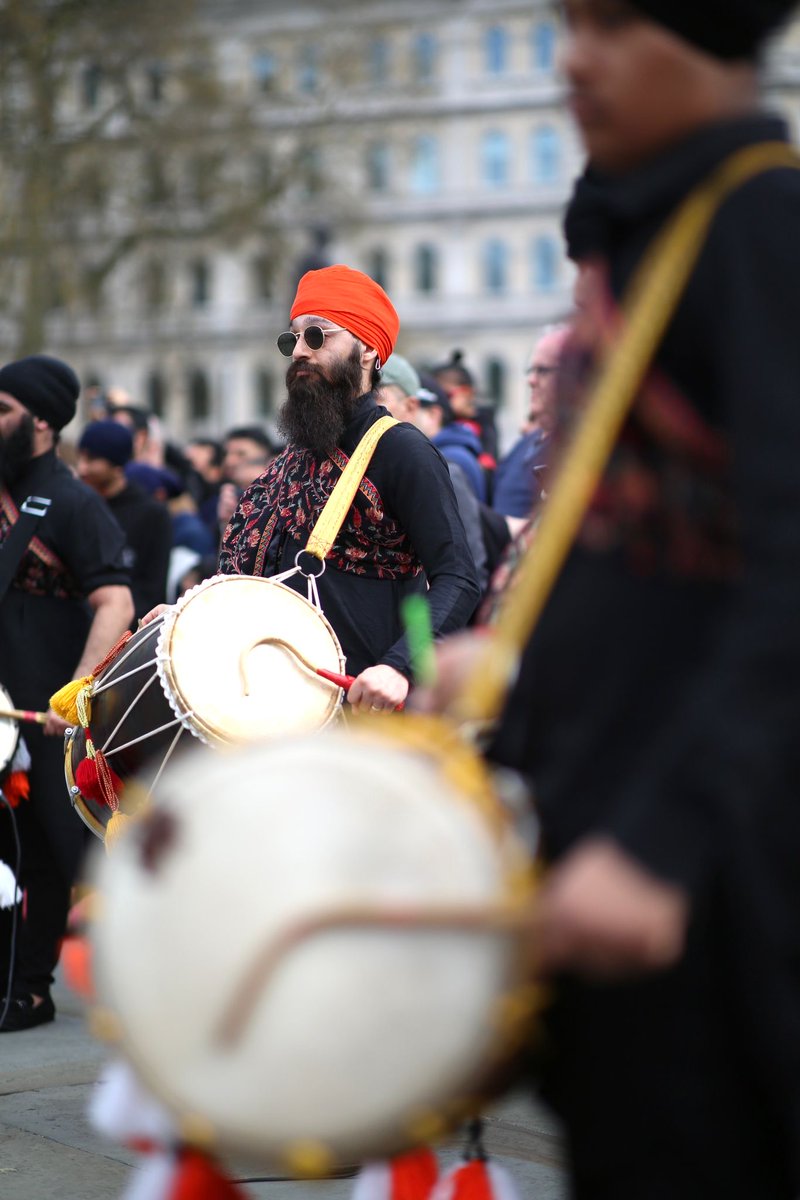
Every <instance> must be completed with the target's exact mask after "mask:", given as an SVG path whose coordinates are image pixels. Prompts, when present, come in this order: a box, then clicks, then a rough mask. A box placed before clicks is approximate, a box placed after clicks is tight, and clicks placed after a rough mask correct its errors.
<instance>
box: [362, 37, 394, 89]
mask: <svg viewBox="0 0 800 1200" xmlns="http://www.w3.org/2000/svg"><path fill="white" fill-rule="evenodd" d="M367 63H368V66H369V81H370V83H372V84H374V85H375V87H380V86H381V85H382V84H384V83H386V82H387V81H388V79H389V72H390V69H391V56H390V53H389V43H388V41H387V39H386V38H385V37H376V38H373V39H372V41H371V42H370V44H369V50H368V54H367Z"/></svg>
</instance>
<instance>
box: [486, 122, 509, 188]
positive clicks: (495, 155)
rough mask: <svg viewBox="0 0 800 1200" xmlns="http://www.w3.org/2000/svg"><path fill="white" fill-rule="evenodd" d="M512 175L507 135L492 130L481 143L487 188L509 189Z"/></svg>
mask: <svg viewBox="0 0 800 1200" xmlns="http://www.w3.org/2000/svg"><path fill="white" fill-rule="evenodd" d="M510 173H511V145H510V143H509V140H508V137H507V135H506V134H505V133H501V132H500V131H499V130H497V129H490V130H489V132H488V133H485V134H484V135H483V141H482V142H481V176H482V178H483V182H484V183H485V184H486V186H487V187H491V188H502V187H507V185H508V182H509V177H510Z"/></svg>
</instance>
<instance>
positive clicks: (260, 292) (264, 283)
mask: <svg viewBox="0 0 800 1200" xmlns="http://www.w3.org/2000/svg"><path fill="white" fill-rule="evenodd" d="M250 272H251V278H252V280H253V295H254V296H255V298H256V300H272V298H273V296H274V292H275V264H274V262H273V260H272V259H271V258H270V257H269V255H267V254H257V255H256V256H255V257H254V258H253V260H252V262H251V264H250Z"/></svg>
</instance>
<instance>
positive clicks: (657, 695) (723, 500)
mask: <svg viewBox="0 0 800 1200" xmlns="http://www.w3.org/2000/svg"><path fill="white" fill-rule="evenodd" d="M794 7H795V5H794V4H793V3H788V2H783V3H780V2H777V0H563V3H562V4H561V5H560V8H561V9H562V12H563V14H564V18H565V19H564V39H563V47H562V62H563V67H564V72H565V76H566V85H567V98H568V103H569V106H570V108H571V110H572V113H573V116H574V118H575V121H576V123H577V125H578V128H579V132H580V135H581V138H582V141H583V145H584V148H585V150H586V154H587V160H588V161H587V167H586V170H585V171H584V173H583V175H582V177H581V178H580V179H579V181H578V183H577V185H576V189H575V192H574V195H573V197H572V200H571V202H570V204H569V207H568V210H567V218H566V231H567V239H568V245H569V252H570V254H571V256H572V257H573V258H574V259H575V261H576V262H577V263H578V265H579V266H581V267H588V268H590V269H591V271H592V288H591V294H589V295H587V297H586V303H585V305H583V306H582V308H581V311H580V313H579V314H578V315H577V317H576V320H575V323H574V334H573V338H571V340H570V342H569V344H568V345H567V347H565V349H564V355H563V369H562V367H561V366H560V370H559V379H558V394H557V397H556V409H557V413H556V428H555V430H554V435H553V436H554V443H553V445H554V447H555V449H554V453H553V457H552V466H553V474H552V476H551V479H550V480H549V481H548V489H547V490H548V495H547V499H546V500H545V501H544V504H543V507H542V509H541V520H540V522H539V524H538V525H537V530H536V536H535V538H534V539H533V542H532V545H531V550H530V554H531V558H530V565H531V567H533V566H534V565H535V561H536V559H535V556H536V554H537V552H539V553H540V554H544V553H545V547H549V551H550V552H551V559H550V561H551V562H552V549H553V541H552V539H551V540H550V541H547V538H548V537H549V536H550V535H552V534H553V533H554V530H555V531H556V532H557V533H558V536H559V538H560V539H561V540H560V543H559V545H560V550H561V552H562V553H563V556H564V557H563V567H562V568H561V570H560V573H559V575H558V579H557V581H556V583H555V585H554V587H553V590H552V592H551V593H550V596H549V599H548V600H547V602H546V603H545V605H544V607H543V611H542V613H541V617H540V619H539V621H538V623H537V625H536V628H535V629H534V630H533V632H532V634H531V636H530V638H529V641H528V644H527V647H526V648H525V650H524V653H523V655H522V659H521V668H520V671H519V674H518V676H517V679H516V682H515V684H514V686H513V689H512V690H511V692H510V695H509V697H508V699H507V702H506V706H505V711H504V715H503V717H502V719H501V722H500V726H499V730H498V733H497V735H496V737H495V740H494V743H493V745H492V747H491V750H490V754H491V757H492V758H493V760H495V761H497V762H499V763H501V764H502V765H504V766H506V767H511V768H514V769H516V770H517V771H519V772H520V773H521V774H522V775H523V776H524V777H526V778H528V779H530V780H531V786H532V789H533V792H534V793H535V796H536V811H537V815H538V818H539V821H540V831H541V845H543V847H544V852H545V868H546V869H545V874H544V879H543V884H542V888H541V892H540V897H539V903H538V909H537V914H536V933H535V938H534V939H533V941H532V952H533V956H534V959H535V961H536V962H537V964H538V968H539V972H540V974H541V977H542V979H543V980H546V981H549V983H550V984H551V986H552V991H551V992H550V995H551V1000H552V1003H551V1004H550V1006H549V1008H548V1011H547V1013H546V1014H545V1017H544V1024H543V1028H542V1030H541V1037H540V1038H539V1044H540V1045H541V1046H542V1048H543V1050H545V1051H546V1053H545V1055H544V1056H543V1060H542V1064H541V1071H542V1073H541V1076H540V1077H539V1078H540V1083H541V1087H542V1090H543V1092H544V1094H545V1096H546V1097H547V1098H548V1099H549V1100H550V1101H551V1102H552V1104H553V1105H554V1106H555V1108H556V1110H557V1112H558V1114H559V1116H560V1117H561V1119H562V1121H563V1123H564V1129H565V1133H566V1147H567V1155H568V1166H569V1175H570V1186H569V1191H570V1195H571V1196H573V1197H575V1200H661V1198H662V1197H663V1198H664V1200H673V1198H675V1200H677V1197H681V1200H722V1198H723V1197H724V1198H725V1200H733V1198H735V1200H751V1198H752V1197H754V1196H758V1197H763V1198H767V1197H768V1198H769V1200H793V1198H794V1197H796V1196H798V1195H800V871H798V863H799V862H800V804H799V803H798V794H799V793H800V753H799V752H798V744H799V743H798V729H800V621H798V619H797V614H798V613H800V471H798V462H800V402H799V401H798V391H799V390H800V338H799V337H798V333H797V315H796V313H797V305H796V296H797V281H798V278H800V236H798V214H800V169H798V158H797V155H796V153H795V152H794V151H793V150H792V149H791V147H790V145H789V142H790V139H789V133H788V130H787V127H786V124H785V123H784V121H783V120H782V119H780V118H778V117H777V116H774V115H772V114H770V113H769V112H768V111H767V110H766V109H765V108H764V107H763V105H762V100H761V97H760V94H759V87H758V62H759V57H760V55H761V54H762V53H763V51H764V49H765V48H766V43H767V39H768V38H769V37H770V36H771V35H772V34H773V33H774V32H775V31H776V30H777V29H778V28H779V26H780V23H781V21H782V20H784V19H785V18H787V17H788V16H789V15H790V13H791V12H792V10H793V9H794ZM687 205H688V206H689V207H687ZM687 214H688V215H687ZM703 221H706V225H705V227H704V226H703ZM676 229H678V230H679V231H680V232H679V234H678V235H677V236H678V238H679V244H673V246H672V248H671V250H670V252H669V254H668V255H666V256H665V255H663V254H662V256H661V265H660V267H659V272H658V274H657V275H655V278H656V279H662V280H665V278H666V273H667V272H670V273H671V272H674V271H675V268H677V267H680V268H681V269H682V270H683V271H684V272H685V273H686V275H687V279H686V282H685V285H684V286H683V288H682V290H681V288H680V286H679V284H680V283H681V281H680V280H679V279H678V277H677V275H675V274H671V277H670V287H672V286H673V285H674V288H675V290H674V292H673V293H672V295H668V294H667V292H668V289H667V284H666V283H664V285H663V287H661V288H659V290H658V295H657V296H656V300H657V304H658V308H659V312H658V314H657V316H654V315H653V310H652V309H649V308H646V309H643V307H642V296H643V289H646V288H647V286H648V284H649V283H650V282H651V281H652V279H653V278H654V268H653V262H654V256H655V255H656V254H657V247H658V245H659V238H660V236H661V235H662V234H664V233H665V231H667V230H672V231H674V230H676ZM662 244H663V243H662ZM695 249H696V250H697V254H696V256H694V257H693V254H694V250H695ZM662 271H663V272H664V273H665V274H663V275H662V274H661V272H662ZM634 281H635V283H634ZM670 300H671V301H672V302H673V304H672V309H670V308H669V304H668V301H670ZM661 326H663V327H664V329H665V332H664V333H663V335H662V336H660V337H659V336H658V335H657V333H656V330H658V329H659V328H660V327H661ZM626 331H627V333H628V336H629V338H630V337H634V339H636V340H638V347H637V346H636V345H635V344H634V345H632V344H631V342H630V341H629V340H628V339H626V340H625V341H624V342H623V340H622V339H623V334H624V333H625V332H626ZM642 334H645V335H647V336H648V337H652V338H653V340H654V342H655V347H654V349H652V352H651V347H650V346H647V347H645V345H644V341H643V340H642V339H641V335H642ZM621 344H622V345H623V354H622V355H620V353H619V347H620V345H621ZM637 352H641V353H642V355H643V358H644V364H643V365H644V366H645V369H644V370H642V371H640V372H639V374H638V376H635V377H634V376H633V373H631V375H629V377H628V378H629V383H630V384H631V385H632V386H631V387H630V388H629V389H628V394H625V395H623V396H622V398H623V399H624V400H625V401H626V402H628V401H629V402H630V408H629V412H628V416H627V418H626V419H625V420H624V422H623V423H622V425H621V427H620V428H619V431H618V432H616V430H617V426H616V425H614V426H613V428H612V427H611V425H609V426H608V428H607V430H605V431H604V433H607V437H608V443H609V450H610V453H609V456H608V458H607V459H604V458H601V459H600V462H599V464H596V466H595V468H589V469H588V474H587V475H585V476H584V477H583V478H586V479H588V480H589V486H588V488H587V491H588V503H587V505H586V506H585V510H584V511H583V515H582V518H581V519H579V520H578V522H577V529H576V532H575V535H574V537H573V536H572V532H571V530H570V531H569V533H567V532H566V526H565V525H564V526H562V527H561V529H558V528H557V526H556V521H557V520H558V519H559V514H561V515H563V514H564V512H565V509H564V508H563V507H562V502H564V501H565V493H564V491H563V486H561V487H560V481H563V480H564V479H569V480H574V479H576V478H577V473H576V474H573V473H572V471H570V470H569V469H567V470H565V472H564V473H563V475H561V476H560V475H559V461H564V456H565V455H566V454H567V453H568V447H569V445H570V441H569V431H570V430H571V429H573V428H574V426H575V423H576V421H578V420H579V414H581V413H583V412H585V411H589V410H591V411H593V414H597V413H598V411H600V410H598V408H596V407H595V408H593V401H594V399H595V393H594V391H593V387H592V384H593V381H594V380H596V379H597V377H598V370H599V369H600V367H601V364H603V363H606V362H609V361H613V362H614V363H615V370H621V369H622V366H623V365H624V364H626V363H627V364H628V366H630V364H631V362H632V361H634V359H635V357H636V353H637ZM626 355H627V356H628V357H625V356H626ZM648 355H650V357H649V359H648V357H647V356H648ZM560 362H561V360H560ZM647 362H649V364H650V365H649V367H648V366H646V363H647ZM613 378H616V380H617V382H616V383H615V385H614V388H613V390H615V392H616V393H617V394H618V396H619V394H620V393H622V392H623V388H622V386H621V384H620V383H619V379H620V378H621V376H616V377H612V379H613ZM601 395H602V393H601ZM598 419H599V418H598ZM592 428H593V430H594V432H595V434H596V433H597V427H596V426H593V427H592ZM601 440H602V439H600V438H599V436H598V437H596V438H595V443H594V444H595V446H597V445H598V444H599V443H600V441H601ZM587 464H588V455H587V457H586V460H585V462H584V464H583V466H584V468H585V467H586V466H587ZM577 465H580V464H579V463H577V462H576V460H575V459H573V460H572V467H573V470H574V469H575V468H576V466H577ZM566 499H567V500H571V499H572V497H570V496H567V497H566ZM548 530H549V534H548ZM522 583H523V580H522V579H520V587H522ZM509 598H510V599H511V600H513V591H512V592H511V593H509ZM500 619H501V621H502V616H501V618H500Z"/></svg>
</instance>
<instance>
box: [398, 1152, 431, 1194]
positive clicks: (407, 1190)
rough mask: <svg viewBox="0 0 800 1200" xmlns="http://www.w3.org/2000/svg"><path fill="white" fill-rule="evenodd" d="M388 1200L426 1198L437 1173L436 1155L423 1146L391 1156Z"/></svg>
mask: <svg viewBox="0 0 800 1200" xmlns="http://www.w3.org/2000/svg"><path fill="white" fill-rule="evenodd" d="M391 1169H392V1188H391V1195H390V1200H428V1197H429V1196H430V1194H431V1191H432V1190H433V1185H434V1184H435V1183H436V1179H437V1176H438V1174H439V1167H438V1164H437V1162H436V1156H435V1155H434V1153H433V1151H432V1150H429V1149H428V1148H427V1147H424V1148H423V1149H421V1150H413V1151H412V1152H411V1153H410V1154H401V1155H400V1157H399V1158H393V1159H392V1162H391Z"/></svg>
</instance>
